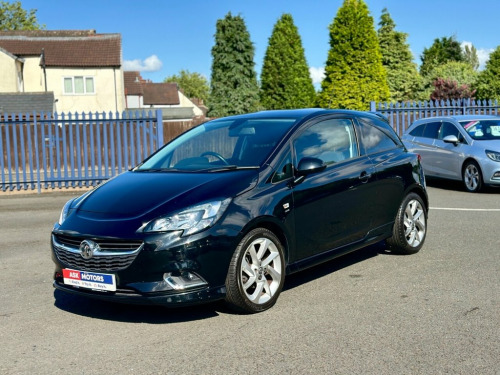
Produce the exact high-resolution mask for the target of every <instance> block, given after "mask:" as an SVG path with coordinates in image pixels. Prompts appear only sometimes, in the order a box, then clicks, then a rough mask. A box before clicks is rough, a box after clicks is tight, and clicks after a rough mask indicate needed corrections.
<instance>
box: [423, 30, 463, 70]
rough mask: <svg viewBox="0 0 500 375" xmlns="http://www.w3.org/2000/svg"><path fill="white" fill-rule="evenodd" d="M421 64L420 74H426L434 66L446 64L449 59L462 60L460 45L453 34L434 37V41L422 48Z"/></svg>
mask: <svg viewBox="0 0 500 375" xmlns="http://www.w3.org/2000/svg"><path fill="white" fill-rule="evenodd" d="M421 60H422V65H420V74H421V75H422V76H424V77H425V76H426V75H427V74H429V73H430V72H431V71H432V69H434V68H435V67H436V66H439V65H443V64H446V63H447V62H450V61H464V54H463V52H462V46H460V43H458V42H457V40H456V39H455V37H454V36H452V37H449V38H446V37H443V38H441V39H434V43H432V46H430V47H429V48H424V52H423V53H422V57H421Z"/></svg>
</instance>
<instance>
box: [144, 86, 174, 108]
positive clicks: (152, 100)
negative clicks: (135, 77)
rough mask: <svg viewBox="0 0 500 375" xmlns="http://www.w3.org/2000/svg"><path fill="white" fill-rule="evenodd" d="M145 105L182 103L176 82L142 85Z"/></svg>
mask: <svg viewBox="0 0 500 375" xmlns="http://www.w3.org/2000/svg"><path fill="white" fill-rule="evenodd" d="M142 88H143V90H144V104H145V105H177V104H180V99H179V93H178V90H179V89H178V87H177V84H176V83H151V82H147V83H144V84H143V85H142Z"/></svg>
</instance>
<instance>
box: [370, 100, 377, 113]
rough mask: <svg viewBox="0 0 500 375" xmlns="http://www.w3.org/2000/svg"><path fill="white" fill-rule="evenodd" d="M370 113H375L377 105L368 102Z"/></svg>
mask: <svg viewBox="0 0 500 375" xmlns="http://www.w3.org/2000/svg"><path fill="white" fill-rule="evenodd" d="M370 112H377V103H375V102H373V101H372V102H370Z"/></svg>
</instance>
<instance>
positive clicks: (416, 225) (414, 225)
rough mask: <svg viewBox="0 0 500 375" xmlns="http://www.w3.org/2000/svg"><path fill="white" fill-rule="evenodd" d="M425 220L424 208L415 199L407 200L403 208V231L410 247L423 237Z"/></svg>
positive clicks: (417, 243) (415, 245)
mask: <svg viewBox="0 0 500 375" xmlns="http://www.w3.org/2000/svg"><path fill="white" fill-rule="evenodd" d="M425 231H426V222H425V212H424V208H423V207H422V205H421V204H420V202H419V201H418V200H416V199H412V200H411V201H409V202H408V205H407V206H406V209H405V217H404V233H405V238H406V242H408V245H410V246H411V247H417V246H419V245H420V244H421V243H422V241H423V240H424V238H425Z"/></svg>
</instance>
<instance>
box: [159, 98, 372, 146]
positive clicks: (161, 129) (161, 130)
mask: <svg viewBox="0 0 500 375" xmlns="http://www.w3.org/2000/svg"><path fill="white" fill-rule="evenodd" d="M372 103H374V104H375V102H372ZM370 106H371V103H370ZM156 146H157V147H156V149H159V148H160V147H161V146H163V113H162V111H161V109H157V110H156Z"/></svg>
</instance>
